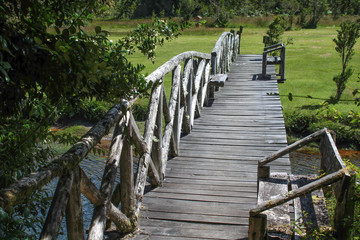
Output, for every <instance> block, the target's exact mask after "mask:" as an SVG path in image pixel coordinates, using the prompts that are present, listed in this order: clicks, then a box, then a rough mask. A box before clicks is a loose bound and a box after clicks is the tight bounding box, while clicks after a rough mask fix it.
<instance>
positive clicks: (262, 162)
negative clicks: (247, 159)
mask: <svg viewBox="0 0 360 240" xmlns="http://www.w3.org/2000/svg"><path fill="white" fill-rule="evenodd" d="M326 131H327V130H326V129H322V130H319V131H317V132H315V133H313V134H310V135H309V136H307V137H305V138H303V139H301V140H299V141H297V142H295V143H293V144H291V145H289V146H287V147H285V148H283V149H280V150H279V151H277V152H275V153H273V154H270V155H268V156H266V157H265V158H264V159H262V160H260V161H259V163H258V164H259V167H261V166H264V165H265V164H267V163H270V162H272V161H274V160H276V159H278V158H280V157H282V156H284V155H286V154H288V153H290V152H292V151H295V150H296V149H299V148H301V147H303V146H305V145H307V144H309V143H310V142H313V141H316V140H318V139H319V138H320V137H321V136H322V135H323V134H325V132H326Z"/></svg>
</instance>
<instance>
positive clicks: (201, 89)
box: [0, 28, 242, 239]
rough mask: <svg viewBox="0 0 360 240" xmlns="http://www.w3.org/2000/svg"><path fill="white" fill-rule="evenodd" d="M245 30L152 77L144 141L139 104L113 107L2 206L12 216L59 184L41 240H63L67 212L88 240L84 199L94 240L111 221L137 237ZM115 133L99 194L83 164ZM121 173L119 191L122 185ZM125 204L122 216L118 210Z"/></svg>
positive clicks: (75, 231)
mask: <svg viewBox="0 0 360 240" xmlns="http://www.w3.org/2000/svg"><path fill="white" fill-rule="evenodd" d="M241 31H242V28H241ZM241 31H240V32H238V33H237V34H236V36H235V32H234V31H232V32H230V33H224V34H222V35H221V37H220V38H219V40H218V41H217V43H216V45H215V47H214V50H213V52H212V54H206V53H200V52H194V51H189V52H184V53H181V54H179V55H177V56H175V57H173V58H172V59H170V60H169V61H167V62H166V63H164V64H163V65H162V66H160V67H159V68H158V69H156V70H155V71H154V72H152V73H151V74H150V75H148V76H147V77H146V81H147V82H148V83H152V84H153V88H152V91H151V95H150V102H149V106H148V115H147V116H148V117H147V119H146V122H145V131H144V135H143V136H141V134H140V131H139V129H138V127H137V125H136V122H135V119H134V118H133V116H132V114H131V106H132V105H133V103H134V102H135V101H136V100H137V97H135V98H134V99H132V100H131V101H123V102H122V103H121V104H118V105H115V106H114V107H113V108H111V109H110V110H109V112H108V113H107V114H106V115H105V116H104V118H103V119H102V120H100V121H99V122H98V123H97V124H96V125H95V126H94V127H93V128H92V129H91V130H90V131H89V132H88V133H87V134H85V135H84V136H83V137H82V138H81V139H80V141H79V142H78V143H76V144H75V145H74V146H73V147H72V148H71V149H70V150H69V151H68V152H66V153H65V154H64V155H62V156H61V157H59V158H58V159H57V160H55V161H53V162H51V163H49V164H48V165H47V166H46V167H44V168H43V169H40V170H39V171H38V172H35V173H32V174H30V175H29V176H28V177H25V178H23V179H21V180H20V181H18V182H16V183H14V184H12V185H10V186H9V187H8V188H7V189H1V190H0V206H1V207H2V208H4V209H11V207H12V206H15V205H17V204H20V203H22V202H23V201H24V200H25V199H26V198H27V197H29V196H30V195H31V194H32V192H33V191H35V190H37V189H40V188H41V187H42V186H44V185H45V184H46V183H48V182H49V181H50V180H51V179H53V178H55V177H59V182H58V185H57V187H56V191H55V194H54V197H53V200H52V203H51V206H50V209H49V211H48V214H47V218H46V221H45V224H44V226H43V230H42V233H41V235H40V239H47V238H51V239H55V238H56V237H57V234H58V231H59V228H60V224H61V222H62V218H63V216H64V215H65V213H66V221H67V225H68V226H69V227H68V238H69V239H84V228H83V227H84V226H83V223H82V210H81V203H80V200H79V199H81V194H83V195H84V196H85V197H87V198H88V199H89V200H90V202H91V203H92V204H94V206H95V208H94V213H93V218H92V222H91V226H90V228H89V233H88V239H102V238H103V235H104V231H105V226H106V219H107V218H109V219H110V220H111V221H112V222H114V223H115V225H116V226H117V228H118V230H119V231H121V232H123V233H128V232H131V231H133V230H134V229H135V228H136V226H137V221H138V217H139V213H140V208H141V203H142V198H143V195H144V188H145V183H146V179H147V177H149V179H150V182H151V184H152V185H153V186H159V185H161V184H162V181H163V179H164V177H165V169H166V163H167V160H168V158H170V157H174V156H177V155H178V152H179V142H180V136H181V135H182V134H187V133H189V132H190V131H191V130H192V127H193V124H194V118H196V117H199V116H200V114H201V109H202V107H203V106H204V104H206V102H207V99H208V95H209V88H210V87H209V79H210V75H211V74H212V73H220V72H221V73H225V72H227V71H228V70H229V66H230V64H231V62H232V61H233V60H235V57H236V54H237V53H238V52H239V51H240V43H239V41H240V39H241ZM212 67H213V69H212ZM167 74H172V87H171V94H170V97H169V101H168V100H167V98H166V95H165V88H164V78H165V76H166V75H167ZM163 118H164V119H165V121H164V123H163ZM163 124H164V126H163ZM113 126H115V130H114V133H113V138H112V143H111V147H110V152H109V157H108V160H107V162H106V165H105V170H104V176H103V178H102V181H101V186H100V189H97V188H96V187H95V185H94V184H93V183H92V181H91V180H90V179H89V178H88V177H87V176H86V174H85V172H84V171H83V170H82V169H81V168H80V166H79V163H80V162H81V161H82V160H83V159H84V158H85V157H86V156H87V154H88V153H89V152H90V151H91V149H92V148H93V147H95V146H96V144H98V143H99V142H100V140H101V138H102V137H103V136H105V135H106V134H107V133H108V132H109V131H110V128H112V127H113ZM133 145H134V147H135V148H136V150H137V152H139V153H140V159H139V163H138V168H137V172H136V174H134V172H133V171H134V169H133V156H132V153H133V149H132V148H133ZM119 167H120V184H118V186H115V177H116V173H117V171H118V168H119ZM134 176H135V177H134ZM120 203H121V210H119V209H118V208H117V206H118V205H119V204H120Z"/></svg>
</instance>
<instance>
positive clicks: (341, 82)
mask: <svg viewBox="0 0 360 240" xmlns="http://www.w3.org/2000/svg"><path fill="white" fill-rule="evenodd" d="M359 31H360V25H359V23H354V22H349V21H348V22H344V23H342V24H341V25H340V30H337V32H338V34H337V38H334V39H333V41H334V42H335V44H336V46H335V50H336V52H338V53H339V54H340V57H341V66H342V72H341V73H340V74H338V75H336V76H334V78H333V81H334V82H335V84H336V87H337V89H336V96H335V98H334V101H333V102H334V103H337V102H338V101H339V100H340V98H341V95H342V93H343V92H344V90H345V88H346V83H347V81H348V80H349V78H350V77H351V75H352V74H353V70H352V68H351V67H350V66H349V63H350V60H351V58H352V56H353V55H354V54H355V51H354V46H355V44H356V41H357V39H358V38H359V37H360V33H359Z"/></svg>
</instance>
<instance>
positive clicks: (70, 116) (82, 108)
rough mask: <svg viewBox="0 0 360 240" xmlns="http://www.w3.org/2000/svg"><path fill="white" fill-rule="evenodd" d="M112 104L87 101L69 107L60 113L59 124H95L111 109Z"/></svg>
mask: <svg viewBox="0 0 360 240" xmlns="http://www.w3.org/2000/svg"><path fill="white" fill-rule="evenodd" d="M110 107H111V103H108V102H104V101H97V100H90V99H87V100H85V101H83V102H82V103H81V105H79V106H68V107H66V108H64V109H62V110H61V111H60V112H59V116H60V118H59V120H58V121H59V122H63V121H67V120H74V119H77V120H83V121H89V122H92V123H95V122H97V121H99V120H100V119H101V118H102V117H103V116H104V115H105V114H106V113H107V111H108V110H109V109H110Z"/></svg>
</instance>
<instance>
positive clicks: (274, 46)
mask: <svg viewBox="0 0 360 240" xmlns="http://www.w3.org/2000/svg"><path fill="white" fill-rule="evenodd" d="M279 46H282V47H283V46H284V44H283V43H277V44H274V45H271V46H267V47H264V51H266V50H268V49H273V48H276V47H279Z"/></svg>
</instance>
